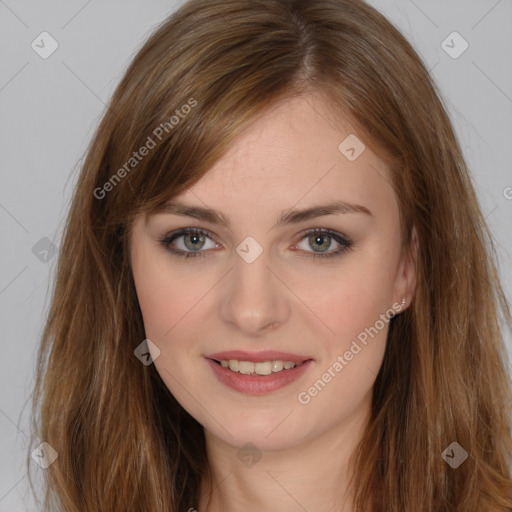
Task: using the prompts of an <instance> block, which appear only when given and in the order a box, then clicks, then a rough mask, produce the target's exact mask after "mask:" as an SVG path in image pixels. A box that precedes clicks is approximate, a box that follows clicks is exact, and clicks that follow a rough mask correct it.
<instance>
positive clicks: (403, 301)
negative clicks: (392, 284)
mask: <svg viewBox="0 0 512 512" xmlns="http://www.w3.org/2000/svg"><path fill="white" fill-rule="evenodd" d="M404 306H405V297H404V298H403V299H402V307H404Z"/></svg>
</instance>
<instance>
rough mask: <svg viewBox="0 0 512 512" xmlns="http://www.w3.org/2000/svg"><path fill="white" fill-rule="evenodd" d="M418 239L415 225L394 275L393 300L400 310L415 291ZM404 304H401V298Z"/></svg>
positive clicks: (409, 301)
mask: <svg viewBox="0 0 512 512" xmlns="http://www.w3.org/2000/svg"><path fill="white" fill-rule="evenodd" d="M418 251H419V241H418V233H417V232H416V226H414V227H413V229H412V235H411V242H410V244H409V247H408V248H407V250H406V251H405V252H404V254H403V257H402V260H401V261H400V266H399V269H398V273H397V276H396V282H395V291H394V302H396V303H398V304H400V305H401V311H403V310H405V309H407V308H408V307H409V305H410V304H411V302H412V299H413V298H414V294H415V292H416V274H417V268H418V267H417V265H418ZM404 297H405V304H403V306H402V299H403V298H404Z"/></svg>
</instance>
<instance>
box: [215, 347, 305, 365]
mask: <svg viewBox="0 0 512 512" xmlns="http://www.w3.org/2000/svg"><path fill="white" fill-rule="evenodd" d="M206 357H207V358H208V359H215V360H217V361H222V360H224V361H229V360H230V359H235V360H237V361H251V362H253V363H263V362H265V361H291V362H292V363H299V362H301V361H307V360H308V359H312V358H311V357H309V356H301V355H298V354H290V353H288V352H279V351H277V350H264V351H262V352H246V351H244V350H228V351H227V352H216V353H215V354H210V355H207V356H206Z"/></svg>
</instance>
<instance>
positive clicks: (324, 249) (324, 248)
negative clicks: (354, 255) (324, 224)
mask: <svg viewBox="0 0 512 512" xmlns="http://www.w3.org/2000/svg"><path fill="white" fill-rule="evenodd" d="M301 240H303V242H301V243H303V244H305V248H304V247H301V248H302V249H304V250H305V251H306V252H311V251H308V250H307V249H308V248H309V247H312V248H314V249H319V251H316V250H314V251H312V254H310V255H308V256H305V257H307V258H331V257H334V256H340V255H341V254H342V253H344V252H345V251H347V250H348V249H350V248H351V247H352V244H353V242H352V240H350V239H349V238H348V237H347V236H345V235H342V234H341V233H336V232H334V231H330V230H328V229H322V228H315V229H310V230H308V231H306V232H303V233H301ZM333 240H334V241H335V242H336V243H337V244H338V245H339V247H338V249H336V250H334V251H328V249H329V247H331V245H332V242H333ZM297 247H300V244H298V245H297Z"/></svg>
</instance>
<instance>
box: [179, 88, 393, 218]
mask: <svg viewBox="0 0 512 512" xmlns="http://www.w3.org/2000/svg"><path fill="white" fill-rule="evenodd" d="M331 111H332V108H331V106H330V105H329V103H328V102H327V101H326V100H324V99H323V98H321V97H318V96H300V97H297V98H291V99H286V100H283V101H282V102H281V103H279V104H278V105H276V106H275V107H273V108H272V109H271V110H269V111H267V112H266V113H265V114H263V115H262V116H261V117H259V118H258V119H257V120H255V121H254V122H253V123H252V124H251V125H250V126H249V127H248V128H247V129H246V131H244V132H243V134H242V135H241V136H240V137H239V138H238V139H237V140H236V141H235V142H234V143H233V144H232V146H231V148H230V149H229V150H228V151H227V153H226V154H225V155H224V156H223V157H222V158H221V159H219V160H218V161H217V162H216V163H215V165H214V166H213V167H212V168H211V169H210V171H209V172H208V173H207V174H206V175H205V176H204V177H203V178H201V180H200V181H198V182H197V183H195V184H194V186H192V187H191V188H190V189H188V190H187V191H186V192H184V193H183V194H181V195H180V196H178V198H179V199H180V200H183V201H185V200H191V201H194V203H197V201H198V200H200V201H202V202H204V203H207V204H209V205H210V204H211V205H212V206H215V207H216V208H220V209H223V208H226V209H227V208H228V207H229V206H236V207H239V208H242V209H244V210H247V211H251V212H253V213H263V212H264V211H268V210H273V209H274V206H275V207H276V209H278V210H279V211H281V210H282V209H283V208H284V207H292V206H293V205H295V204H297V202H299V201H300V202H301V205H300V206H302V207H305V206H307V205H309V204H313V203H315V202H318V201H319V200H322V201H325V200H333V201H335V200H345V201H347V202H352V203H359V204H372V205H374V206H376V207H377V208H378V207H381V208H386V207H387V208H389V206H390V203H394V202H395V197H394V192H393V190H392V187H391V182H390V179H389V173H388V169H387V168H386V165H385V164H384V163H383V162H382V161H381V160H380V159H379V158H378V157H377V156H376V155H375V154H374V153H373V152H372V151H371V150H370V148H369V147H368V141H365V140H364V138H363V136H362V135H361V134H358V133H356V132H355V130H354V128H353V127H352V123H351V120H350V119H349V118H348V116H347V117H346V118H343V119H334V118H333V116H332V114H331ZM365 142H366V143H365Z"/></svg>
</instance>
